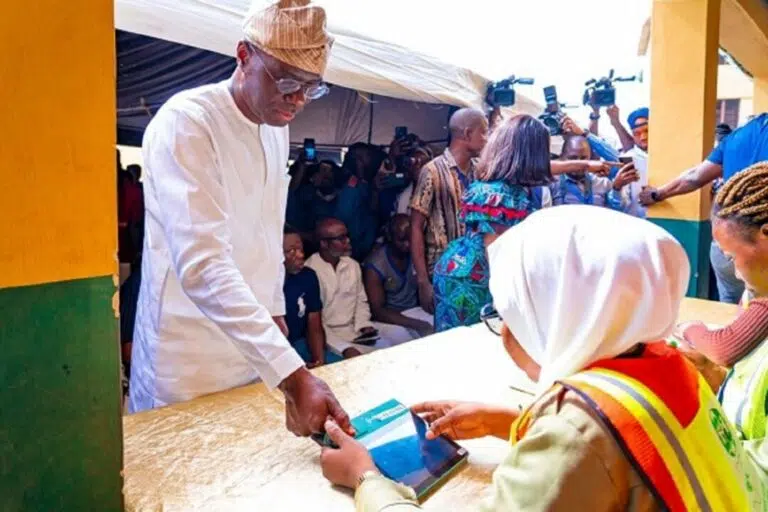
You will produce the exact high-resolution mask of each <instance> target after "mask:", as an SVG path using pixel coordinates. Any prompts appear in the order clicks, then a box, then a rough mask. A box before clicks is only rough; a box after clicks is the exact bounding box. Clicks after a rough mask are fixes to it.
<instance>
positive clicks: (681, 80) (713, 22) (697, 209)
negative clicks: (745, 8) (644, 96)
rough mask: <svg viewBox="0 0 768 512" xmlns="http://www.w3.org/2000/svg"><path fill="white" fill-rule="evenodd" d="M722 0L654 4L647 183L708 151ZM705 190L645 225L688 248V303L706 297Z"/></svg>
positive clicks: (664, 208) (656, 213) (661, 208)
mask: <svg viewBox="0 0 768 512" xmlns="http://www.w3.org/2000/svg"><path fill="white" fill-rule="evenodd" d="M719 17H720V0H654V2H653V15H652V23H651V30H652V32H651V105H650V108H651V123H650V130H649V137H650V138H649V148H650V155H649V176H650V182H651V185H654V186H659V185H663V184H665V183H667V182H669V181H670V180H672V179H674V178H675V177H677V176H678V175H679V174H680V173H681V172H682V171H684V170H685V169H688V168H690V167H692V166H694V165H696V164H698V163H699V162H701V161H702V160H703V159H704V158H705V157H706V156H707V154H708V153H709V152H710V151H711V150H712V144H713V140H714V129H715V101H716V98H717V66H718V38H719V27H720V19H719ZM709 194H710V192H709V187H707V188H705V189H703V190H701V191H699V192H694V193H691V194H688V195H685V196H680V197H677V198H674V199H671V200H669V201H665V202H663V203H661V204H659V205H657V206H654V207H653V208H651V209H650V210H649V212H648V216H649V218H650V219H651V220H652V221H654V222H656V223H657V224H659V225H661V226H662V227H664V228H665V229H667V230H668V231H669V232H670V233H672V234H673V235H674V236H676V237H677V238H678V240H679V241H680V242H681V243H682V244H683V246H684V247H685V249H686V251H687V253H688V256H689V258H690V260H691V270H692V272H691V273H692V276H691V283H690V287H689V289H688V293H689V295H699V296H705V295H706V294H707V293H708V282H709V257H708V254H709V245H710V241H711V230H710V226H709V223H708V222H707V219H708V216H709V208H710V199H709Z"/></svg>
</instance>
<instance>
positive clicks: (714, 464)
mask: <svg viewBox="0 0 768 512" xmlns="http://www.w3.org/2000/svg"><path fill="white" fill-rule="evenodd" d="M659 371H663V368H659ZM697 379H698V382H699V386H698V389H699V396H698V404H699V407H698V411H697V412H696V414H695V416H694V417H693V419H692V420H691V421H690V423H689V424H688V425H685V426H683V425H681V423H680V422H679V421H678V419H677V417H676V415H675V414H674V412H673V411H672V410H670V409H669V407H668V406H667V404H665V403H664V402H663V401H662V400H661V399H660V398H659V397H658V396H657V395H656V394H655V393H653V392H652V391H651V390H650V389H649V388H647V387H646V386H645V385H644V384H643V383H642V382H640V381H639V380H637V379H634V378H632V377H629V376H627V375H625V374H623V373H619V372H616V371H613V370H606V369H602V368H594V369H591V370H588V371H584V372H581V373H579V374H577V375H574V376H573V377H571V378H569V379H568V380H566V381H565V382H562V383H561V385H563V386H564V387H566V388H568V389H571V390H573V391H574V392H576V393H578V394H579V395H580V396H581V397H582V398H583V399H585V401H586V402H587V403H588V404H589V405H590V406H591V407H592V408H593V409H594V410H595V412H596V413H597V414H598V415H599V416H600V417H601V418H602V419H603V420H604V421H605V422H606V424H607V425H608V426H609V430H611V431H612V433H613V434H614V436H615V437H616V440H617V442H618V443H619V445H620V447H621V448H622V450H623V451H624V453H625V455H626V456H627V457H628V459H629V460H630V462H632V465H633V466H634V467H635V469H636V470H637V471H638V473H639V474H640V476H641V478H643V480H644V481H645V482H646V484H647V485H648V486H649V489H651V492H653V494H654V495H655V496H656V497H657V499H659V500H660V501H661V502H662V503H663V505H664V506H665V507H666V508H667V509H668V510H672V511H677V510H697V511H703V512H706V511H721V510H734V511H736V510H739V511H742V510H743V511H747V510H762V496H763V493H762V486H761V482H760V480H759V478H758V475H757V473H756V471H755V469H754V467H753V466H752V465H751V464H750V463H749V461H747V459H746V455H745V454H744V452H743V450H742V448H741V444H740V443H739V441H738V439H737V437H736V434H735V432H734V431H733V429H732V427H731V426H730V425H729V424H728V422H727V420H726V419H725V415H724V413H723V412H722V410H721V409H720V407H719V404H718V403H717V400H716V399H715V397H714V395H713V394H712V392H711V391H710V389H709V387H708V386H707V384H706V382H705V381H704V380H703V378H701V377H700V376H697Z"/></svg>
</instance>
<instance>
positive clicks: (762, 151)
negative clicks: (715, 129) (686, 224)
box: [640, 113, 768, 304]
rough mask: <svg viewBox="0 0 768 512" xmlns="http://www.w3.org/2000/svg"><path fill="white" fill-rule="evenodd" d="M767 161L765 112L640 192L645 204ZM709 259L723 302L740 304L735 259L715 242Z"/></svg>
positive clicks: (741, 288)
mask: <svg viewBox="0 0 768 512" xmlns="http://www.w3.org/2000/svg"><path fill="white" fill-rule="evenodd" d="M764 160H768V113H762V114H760V115H758V116H756V117H755V118H754V119H752V120H751V121H750V122H748V123H747V124H745V125H744V126H742V127H741V128H739V129H737V130H735V131H734V132H733V133H731V134H730V135H728V136H726V137H725V138H724V139H723V140H722V141H721V142H720V144H718V145H717V147H716V148H715V149H714V151H712V153H710V155H709V156H708V157H707V159H706V160H704V161H703V162H701V163H700V164H699V165H697V166H696V167H693V168H691V169H688V170H687V171H685V172H684V173H683V174H681V175H680V176H679V177H678V178H676V179H674V180H672V181H671V182H669V183H667V184H666V185H664V186H662V187H659V188H653V187H646V188H645V189H644V190H643V192H642V193H641V194H640V201H642V203H643V204H644V205H651V204H654V203H658V202H660V201H665V200H667V199H669V198H670V197H675V196H679V195H683V194H688V193H689V192H693V191H694V190H699V189H700V188H701V187H703V186H705V185H707V184H709V183H712V182H713V181H715V180H716V179H717V178H720V177H722V178H723V181H724V182H725V181H728V180H729V179H730V178H731V176H733V175H734V174H736V173H738V172H739V171H741V170H743V169H746V168H747V167H749V166H750V165H752V164H755V163H757V162H762V161H764ZM709 259H710V261H711V263H712V268H713V270H714V271H715V277H717V291H718V294H719V295H720V300H721V301H722V302H730V303H732V304H736V303H738V301H739V299H740V298H741V295H742V294H743V293H744V283H743V282H742V281H741V280H740V279H739V278H738V277H736V271H735V269H734V267H733V261H732V260H731V259H730V258H729V257H727V256H726V255H724V254H723V252H722V251H721V250H720V248H719V247H718V246H717V244H715V243H714V242H713V243H712V247H711V249H710V252H709Z"/></svg>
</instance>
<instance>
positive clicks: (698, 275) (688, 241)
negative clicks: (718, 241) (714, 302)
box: [648, 218, 712, 298]
mask: <svg viewBox="0 0 768 512" xmlns="http://www.w3.org/2000/svg"><path fill="white" fill-rule="evenodd" d="M648 220H650V221H651V222H653V223H654V224H656V225H657V226H660V227H662V228H664V229H665V230H667V231H668V232H669V233H670V234H672V236H674V237H675V238H677V240H678V241H679V242H680V243H681V244H682V246H683V247H684V248H685V252H686V253H688V260H689V261H690V263H691V280H690V282H689V283H688V296H689V297H701V298H707V297H709V268H710V265H709V247H710V244H711V243H712V226H711V224H710V222H709V221H692V220H676V219H652V218H651V219H648Z"/></svg>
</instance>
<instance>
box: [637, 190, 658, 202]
mask: <svg viewBox="0 0 768 512" xmlns="http://www.w3.org/2000/svg"><path fill="white" fill-rule="evenodd" d="M658 193H659V191H658V189H656V188H654V187H643V189H642V190H641V191H640V197H639V199H640V204H642V205H643V206H651V205H652V204H656V203H657V202H659V201H658V200H656V199H654V198H653V196H654V194H658Z"/></svg>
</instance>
